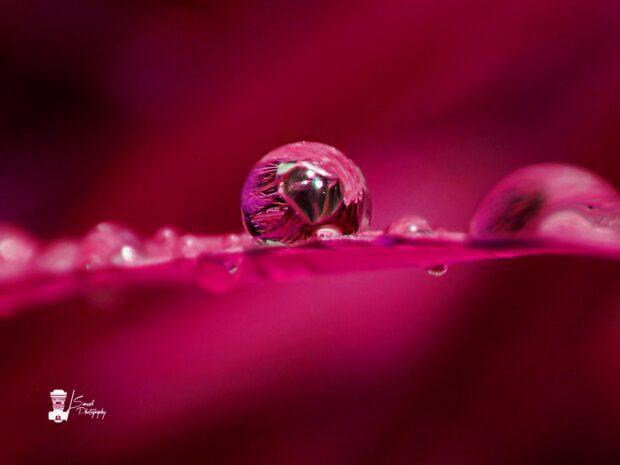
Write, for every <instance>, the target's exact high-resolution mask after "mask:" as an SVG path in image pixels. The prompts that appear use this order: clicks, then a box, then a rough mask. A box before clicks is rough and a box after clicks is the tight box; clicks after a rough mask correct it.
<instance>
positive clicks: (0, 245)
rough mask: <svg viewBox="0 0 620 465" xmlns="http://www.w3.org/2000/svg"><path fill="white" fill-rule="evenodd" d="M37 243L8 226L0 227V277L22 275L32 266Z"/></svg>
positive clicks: (15, 228)
mask: <svg viewBox="0 0 620 465" xmlns="http://www.w3.org/2000/svg"><path fill="white" fill-rule="evenodd" d="M37 247H38V245H37V242H36V241H35V239H34V238H33V237H32V236H30V235H29V234H28V233H26V232H25V231H23V230H22V229H20V228H17V227H15V226H10V225H0V277H7V276H12V275H14V274H17V273H22V272H24V271H25V270H26V269H28V268H29V267H30V266H31V265H32V259H33V258H34V257H35V254H36V250H37Z"/></svg>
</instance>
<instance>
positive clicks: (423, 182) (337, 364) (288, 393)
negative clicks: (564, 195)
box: [0, 0, 620, 465]
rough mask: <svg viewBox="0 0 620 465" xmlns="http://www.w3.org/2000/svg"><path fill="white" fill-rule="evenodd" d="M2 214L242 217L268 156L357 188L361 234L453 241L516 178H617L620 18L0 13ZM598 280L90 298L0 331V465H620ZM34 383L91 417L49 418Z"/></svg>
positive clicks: (566, 267)
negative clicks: (525, 173)
mask: <svg viewBox="0 0 620 465" xmlns="http://www.w3.org/2000/svg"><path fill="white" fill-rule="evenodd" d="M0 104H1V106H2V112H1V113H0V221H1V222H11V223H15V224H18V225H21V226H22V227H24V228H26V229H28V230H29V231H32V232H33V233H34V234H36V235H37V236H39V237H41V238H43V239H51V238H56V237H60V236H67V235H72V236H79V235H83V234H84V233H85V232H86V231H88V230H89V229H90V228H91V227H92V226H94V225H95V224H96V223H98V222H101V221H104V220H106V221H115V222H119V223H121V224H123V225H126V226H128V227H130V228H132V229H134V230H135V231H137V232H138V233H140V234H151V233H153V232H154V231H155V230H156V229H157V228H159V227H161V226H165V225H172V226H175V227H177V228H179V229H181V230H183V231H191V232H195V233H201V234H210V233H213V234H216V233H225V232H234V231H238V230H240V228H241V221H240V214H239V194H240V190H241V186H242V184H243V181H244V179H245V177H246V175H247V173H248V171H249V169H250V168H251V166H252V165H253V164H254V163H255V162H256V161H257V160H258V159H259V158H260V157H261V156H262V155H264V154H265V153H267V152H268V151H270V150H271V149H273V148H275V147H277V146H280V145H282V144H285V143H289V142H294V141H297V140H316V141H320V142H324V143H327V144H330V145H333V146H335V147H337V148H338V149H340V150H341V151H343V152H344V153H345V154H346V155H348V156H349V157H351V158H352V159H353V160H354V161H355V162H356V163H357V164H358V165H359V167H360V168H361V169H362V171H363V172H364V174H365V176H366V179H367V181H368V185H369V189H370V192H371V195H372V198H373V222H372V223H373V227H374V228H377V229H379V228H382V227H384V226H385V225H386V224H388V223H389V222H390V221H391V220H394V219H396V218H397V217H399V216H400V215H403V214H406V213H415V214H418V215H421V216H423V217H425V218H427V219H428V220H429V222H430V223H431V224H432V225H434V226H441V227H446V228H449V229H451V230H461V231H465V230H467V228H468V223H469V219H470V217H471V215H472V213H473V212H474V210H475V207H476V204H477V202H478V201H479V200H480V198H481V197H482V196H483V195H484V193H485V192H486V191H487V190H488V189H490V188H491V187H492V186H493V184H494V183H495V182H497V181H498V180H499V179H501V177H502V176H504V175H506V174H508V173H510V172H511V171H512V170H514V169H516V168H519V167H522V166H524V165H527V164H531V163H537V162H543V161H557V162H565V163H573V164H577V165H580V166H583V167H586V168H588V169H590V170H593V171H594V172H597V173H598V174H600V175H602V176H603V177H604V178H606V179H607V180H608V181H609V182H611V183H612V184H614V185H615V186H617V187H619V188H620V156H619V155H620V4H618V2H617V1H613V0H587V1H586V0H576V1H570V0H565V1H560V0H521V1H515V0H510V1H475V0H474V1H468V2H461V1H450V0H441V1H437V0H414V1H404V0H402V1H384V0H368V1H364V0H362V1H356V2H342V1H326V0H319V1H288V2H286V1H273V0H272V1H257V2H252V1H249V2H223V1H201V0H158V1H153V2H146V1H131V2H127V1H121V0H89V1H79V0H55V1H45V0H20V1H10V0H8V1H7V0H5V1H3V2H0ZM619 271H620V266H619V265H618V263H617V262H611V261H606V260H603V259H588V258H568V257H539V258H524V259H518V260H509V261H497V262H481V263H474V264H466V265H461V266H454V267H451V268H450V269H449V270H448V272H447V273H446V274H445V275H443V276H441V277H432V276H429V275H427V274H426V273H424V271H423V270H416V269H411V270H401V271H382V272H375V273H361V274H351V275H344V276H329V277H317V278H311V279H305V280H297V281H292V282H287V283H265V284H264V285H260V286H256V287H250V286H246V287H241V288H239V289H236V290H233V291H231V292H230V293H226V294H221V295H209V294H207V293H204V292H202V291H200V290H198V289H132V290H119V289H108V290H105V291H103V292H101V291H98V292H96V293H92V294H89V295H85V296H83V297H80V298H76V299H72V300H70V301H63V302H59V303H54V304H48V305H41V306H38V307H36V308H29V309H25V310H24V311H22V312H20V313H19V314H17V315H15V316H12V317H10V318H3V319H0V392H1V393H2V398H3V400H4V402H3V403H2V414H1V415H0V418H2V422H0V438H1V439H0V463H2V464H13V463H15V464H18V463H19V464H21V463H24V464H25V463H45V464H50V465H53V464H61V463H62V464H64V463H79V464H96V463H127V464H129V463H145V464H159V463H161V464H169V463H180V464H185V463H203V464H209V465H211V464H245V463H248V464H250V463H251V464H257V463H265V464H270V465H276V464H281V463H282V464H289V463H294V464H312V465H315V464H322V465H326V464H375V463H385V464H401V463H402V464H432V465H435V464H472V465H485V464H498V465H499V464H501V465H506V464H525V463H526V464H599V463H600V464H607V463H609V464H613V463H619V462H620V441H619V440H618V438H619V437H620V273H619ZM55 388H62V389H65V390H69V392H70V390H72V389H76V390H78V391H79V392H81V393H84V394H85V396H86V397H88V398H92V399H94V400H95V401H96V404H97V406H100V407H104V408H105V409H106V410H107V411H108V413H107V416H106V417H105V419H104V420H91V419H90V418H85V417H72V418H70V420H69V421H68V422H67V423H63V424H60V425H57V424H55V423H53V422H50V421H48V420H47V417H46V416H47V412H48V411H49V410H50V407H51V403H50V397H49V392H50V391H51V390H53V389H55Z"/></svg>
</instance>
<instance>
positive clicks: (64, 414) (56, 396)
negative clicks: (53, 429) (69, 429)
mask: <svg viewBox="0 0 620 465" xmlns="http://www.w3.org/2000/svg"><path fill="white" fill-rule="evenodd" d="M50 398H51V399H52V411H51V412H49V413H48V415H47V417H48V418H49V419H50V420H51V421H53V422H54V423H62V422H63V421H67V420H68V419H69V409H67V410H65V401H66V400H67V393H66V391H63V390H62V389H54V390H53V391H52V392H50Z"/></svg>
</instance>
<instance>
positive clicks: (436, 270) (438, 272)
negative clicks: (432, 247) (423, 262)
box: [426, 265, 448, 276]
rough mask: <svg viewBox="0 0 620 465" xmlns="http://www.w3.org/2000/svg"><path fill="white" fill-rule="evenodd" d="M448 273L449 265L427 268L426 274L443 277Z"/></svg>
mask: <svg viewBox="0 0 620 465" xmlns="http://www.w3.org/2000/svg"><path fill="white" fill-rule="evenodd" d="M446 271H448V266H447V265H433V266H429V267H427V268H426V272H427V273H428V274H429V275H430V276H443V275H444V274H446Z"/></svg>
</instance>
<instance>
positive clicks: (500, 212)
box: [470, 163, 620, 243]
mask: <svg viewBox="0 0 620 465" xmlns="http://www.w3.org/2000/svg"><path fill="white" fill-rule="evenodd" d="M470 234H471V236H472V237H473V238H476V239H481V240H497V239H500V240H501V239H516V238H519V239H533V238H534V239H535V238H545V239H549V238H553V239H558V240H561V241H569V242H575V241H576V242H583V243H601V242H616V243H617V242H618V241H620V196H619V195H618V193H617V192H616V190H615V189H614V188H613V187H612V186H611V185H610V184H609V183H607V182H606V181H605V180H604V179H602V178H600V177H599V176H597V175H596V174H594V173H592V172H590V171H587V170H585V169H583V168H578V167H575V166H570V165H562V164H553V163H550V164H540V165H533V166H529V167H526V168H523V169H520V170H517V171H515V172H514V173H512V174H510V175H508V176H507V177H505V178H504V179H502V180H501V181H500V182H499V183H498V184H497V185H496V186H495V187H493V189H491V191H490V192H489V193H488V194H487V195H486V196H485V197H484V199H483V200H482V201H481V202H480V204H479V206H478V208H477V209H476V212H475V213H474V215H473V218H472V221H471V224H470Z"/></svg>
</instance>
